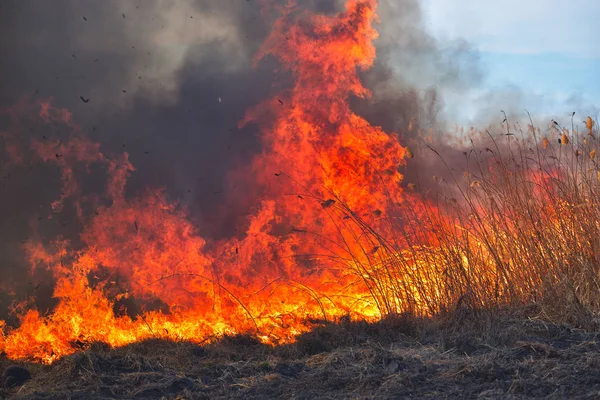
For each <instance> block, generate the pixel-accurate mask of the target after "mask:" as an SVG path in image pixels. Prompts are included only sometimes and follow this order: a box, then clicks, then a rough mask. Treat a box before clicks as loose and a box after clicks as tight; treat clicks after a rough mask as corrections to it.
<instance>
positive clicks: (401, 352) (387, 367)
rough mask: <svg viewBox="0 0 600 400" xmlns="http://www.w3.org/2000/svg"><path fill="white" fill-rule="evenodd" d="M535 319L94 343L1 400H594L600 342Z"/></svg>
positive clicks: (598, 388) (37, 372)
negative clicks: (266, 337) (272, 341)
mask: <svg viewBox="0 0 600 400" xmlns="http://www.w3.org/2000/svg"><path fill="white" fill-rule="evenodd" d="M538 311H539V310H537V308H536V307H534V306H531V307H528V308H519V309H518V310H517V309H511V310H495V311H476V310H472V309H469V308H466V307H459V308H458V309H457V310H456V311H455V312H453V313H452V314H447V315H444V316H437V317H434V318H415V317H412V316H409V315H401V316H393V317H388V318H386V319H384V320H382V321H380V322H377V323H366V322H352V321H350V320H349V319H344V318H342V319H340V320H338V321H337V322H335V323H324V324H322V325H321V326H318V327H317V328H315V329H314V330H312V331H310V332H308V333H305V334H303V335H301V336H300V337H299V338H298V340H297V342H296V343H293V344H287V345H282V346H276V347H272V346H268V345H265V344H262V343H260V341H259V340H258V339H257V338H255V337H252V336H250V335H238V336H228V337H224V338H223V339H222V340H220V341H218V342H215V343H212V344H207V345H205V346H201V345H198V344H194V343H190V342H186V341H182V342H174V341H165V340H158V339H149V340H147V341H144V342H139V343H135V344H131V345H129V346H125V347H121V348H117V349H111V348H110V347H109V346H107V345H104V344H101V343H95V344H92V345H91V346H90V347H89V348H88V349H87V350H85V351H83V352H81V353H78V354H75V355H71V356H67V357H65V358H64V359H61V360H59V361H58V362H56V363H54V364H53V365H51V366H43V365H39V364H21V365H20V366H21V367H23V368H26V369H27V370H29V371H30V373H31V376H32V377H31V379H30V380H28V381H26V382H24V383H23V384H22V386H16V385H15V387H13V388H10V387H7V388H5V389H3V390H2V391H0V396H1V397H7V398H8V397H10V398H15V399H17V398H19V399H62V398H69V399H84V398H173V399H174V398H186V399H187V398H192V399H204V398H206V399H208V398H211V399H215V398H245V399H247V398H257V399H258V398H288V399H290V398H293V399H313V398H315V399H316V398H398V397H401V398H407V397H417V398H484V399H485V398H523V397H527V398H565V397H568V398H597V396H598V395H600V361H599V360H600V357H599V356H600V346H599V345H598V343H597V341H596V338H597V334H596V333H590V332H586V331H584V330H578V329H573V328H571V327H568V326H566V325H558V324H552V323H547V322H544V321H543V320H541V319H538V318H537V317H536V314H537V312H538ZM0 366H1V367H2V369H6V371H7V372H5V374H4V377H3V379H4V380H5V384H6V383H8V384H9V385H8V386H10V384H16V382H15V381H14V377H12V376H10V373H11V371H13V373H14V370H15V365H14V364H12V362H11V361H9V360H6V359H5V358H2V359H0ZM7 367H8V368H7ZM7 375H8V376H7ZM19 383H20V382H19Z"/></svg>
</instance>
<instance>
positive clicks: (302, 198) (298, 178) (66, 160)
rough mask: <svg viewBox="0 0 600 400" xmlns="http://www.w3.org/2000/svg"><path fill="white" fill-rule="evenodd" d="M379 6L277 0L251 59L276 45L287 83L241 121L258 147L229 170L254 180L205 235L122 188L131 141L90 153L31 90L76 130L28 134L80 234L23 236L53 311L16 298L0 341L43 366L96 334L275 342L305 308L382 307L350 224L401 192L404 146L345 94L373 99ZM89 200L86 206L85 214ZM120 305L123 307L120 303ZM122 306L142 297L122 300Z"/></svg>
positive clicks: (0, 347) (92, 147)
mask: <svg viewBox="0 0 600 400" xmlns="http://www.w3.org/2000/svg"><path fill="white" fill-rule="evenodd" d="M376 5H377V3H376V1H375V0H349V1H348V2H347V4H346V10H345V12H343V13H340V14H339V15H335V16H321V15H310V14H308V13H298V12H297V9H296V7H294V6H288V7H287V8H285V9H284V12H283V15H282V16H281V18H279V19H278V20H277V21H276V22H275V24H274V28H273V32H272V33H271V35H270V36H269V37H268V39H267V40H266V42H265V44H264V46H263V47H262V49H261V50H260V52H259V54H258V55H257V57H256V62H260V60H261V59H263V58H264V57H267V56H274V57H276V58H278V59H279V60H280V61H281V64H282V66H283V67H284V68H286V69H288V70H289V71H290V72H291V73H292V75H293V77H294V85H293V87H291V88H290V89H289V90H288V91H287V92H285V93H282V94H281V95H280V96H278V97H277V98H274V99H272V100H271V101H267V102H265V103H264V104H262V105H260V106H258V107H256V108H254V109H253V110H251V111H249V112H248V114H247V116H246V118H245V119H244V121H243V122H242V123H243V124H247V123H259V124H261V126H262V127H263V141H264V147H263V148H264V150H263V151H262V154H260V155H259V156H257V157H256V158H255V159H254V160H253V162H252V165H251V174H248V172H247V171H237V172H235V173H234V174H232V177H233V178H234V179H236V178H242V179H245V180H249V179H251V180H252V181H253V184H254V187H255V188H256V190H257V193H259V192H260V193H261V197H260V200H259V201H258V202H257V204H256V206H255V208H254V212H253V213H252V214H251V215H250V216H249V217H248V219H247V222H246V228H245V233H244V235H242V236H240V237H235V238H231V239H229V240H224V241H221V242H218V243H209V244H207V242H206V241H205V240H204V239H203V238H202V237H201V236H200V233H199V232H198V230H197V228H196V227H194V226H193V225H192V223H191V222H190V221H189V219H188V218H187V216H186V214H185V212H184V211H181V210H180V209H179V208H178V206H177V204H175V203H172V202H169V201H168V200H167V198H166V196H165V195H164V194H163V193H162V192H161V191H160V190H158V191H147V192H146V193H145V194H143V195H141V196H139V197H137V198H133V199H127V198H126V197H125V196H124V189H125V186H126V182H127V177H128V176H129V174H130V173H132V172H133V171H134V168H133V166H132V165H131V164H130V162H129V160H128V156H127V154H124V155H123V156H120V157H110V156H107V155H105V154H103V153H101V152H100V148H99V145H97V144H94V143H92V142H90V141H89V140H87V139H85V138H84V136H82V134H81V133H80V132H79V128H78V127H77V126H76V125H75V124H74V123H73V121H72V117H71V114H70V113H69V112H68V111H66V110H62V109H58V108H55V107H53V106H52V105H51V104H50V103H49V102H44V103H41V104H40V105H39V108H40V111H39V117H40V118H41V119H42V120H43V122H44V123H46V124H62V125H66V126H68V127H69V128H71V129H72V131H73V133H74V136H73V138H72V140H71V141H69V142H68V143H60V142H56V141H54V142H47V143H42V142H39V141H34V142H33V143H30V146H29V147H30V148H31V150H32V153H33V154H35V157H34V158H35V160H36V161H38V162H44V163H54V164H56V165H57V166H58V167H59V168H60V169H61V171H62V182H63V191H62V193H61V197H60V199H59V200H57V201H56V202H55V203H54V204H53V206H52V209H53V211H54V212H61V210H63V206H64V205H65V204H66V201H67V200H68V199H71V200H72V201H73V202H74V204H75V208H76V211H77V214H78V216H79V218H80V220H81V221H82V222H85V227H84V229H83V231H82V233H81V237H80V239H81V242H82V243H83V245H82V246H81V247H80V248H75V247H74V244H72V243H69V242H68V241H65V240H57V241H55V242H53V243H51V244H48V245H42V244H40V243H30V244H28V245H27V246H26V252H27V255H28V259H29V262H30V263H31V266H32V268H33V269H35V268H47V269H49V270H50V271H52V273H53V276H54V278H55V280H56V282H55V290H54V297H55V298H56V299H58V300H59V303H58V305H57V306H56V307H55V308H54V309H53V310H52V311H51V313H50V314H49V315H42V314H41V313H40V312H39V311H37V310H35V309H31V308H29V309H28V310H24V311H22V312H21V313H20V320H21V323H20V326H19V327H18V328H14V329H10V328H8V327H7V326H6V324H5V323H4V322H0V328H2V329H1V330H0V332H3V333H1V334H0V352H4V353H5V354H7V355H8V357H10V358H13V359H19V358H29V359H35V360H39V361H42V362H45V363H51V362H53V361H54V360H56V359H58V358H60V357H62V356H64V355H67V354H71V353H73V352H75V351H77V350H78V349H80V348H83V347H84V346H85V345H86V344H87V343H90V342H93V341H103V342H106V343H108V344H110V345H112V346H121V345H125V344H128V343H131V342H134V341H138V340H142V339H145V338H149V337H160V338H171V339H188V340H195V341H203V340H206V339H210V338H211V337H215V336H218V335H222V334H228V333H229V334H231V333H239V332H256V333H257V334H258V335H259V337H261V338H262V339H263V340H264V341H265V342H269V343H277V342H285V341H289V340H292V339H293V337H294V335H296V334H298V333H300V332H302V331H305V330H306V329H308V328H309V326H310V324H309V323H308V322H307V321H308V320H309V319H311V318H326V319H327V318H331V317H335V316H340V315H344V314H347V313H349V312H351V313H354V315H356V316H360V317H365V318H373V317H376V316H377V315H379V314H380V310H379V309H378V306H377V304H376V302H374V301H373V298H372V296H371V295H370V293H369V288H368V287H366V286H365V284H364V281H363V279H362V277H361V276H360V274H357V270H356V268H353V265H355V264H356V263H363V262H365V263H370V262H371V261H372V259H373V257H374V254H375V253H376V252H377V250H376V249H372V247H373V246H372V244H370V243H368V242H365V240H364V239H362V238H361V234H360V233H361V229H360V226H358V225H357V224H355V223H354V224H353V223H351V222H349V221H348V220H352V219H353V218H357V217H360V220H361V221H366V222H368V223H370V224H373V225H374V226H375V225H377V224H378V221H379V220H382V219H383V217H384V216H385V214H386V213H389V212H390V210H391V207H392V206H393V201H392V199H394V198H396V197H397V196H399V195H401V190H400V187H399V183H400V181H401V180H402V176H401V174H400V173H399V172H398V167H399V166H400V165H403V163H404V157H405V149H404V148H403V147H402V146H401V145H400V144H399V143H398V141H397V139H396V138H395V136H393V135H388V134H386V133H385V132H383V130H381V129H380V128H378V127H373V126H371V125H370V124H369V123H368V122H367V121H366V120H364V119H363V118H361V117H359V116H357V115H356V114H354V113H353V112H352V110H351V109H350V107H349V98H350V97H351V96H361V97H366V96H369V91H368V90H367V89H366V88H365V87H364V86H363V85H362V83H361V82H360V80H359V78H358V75H357V69H366V68H369V67H370V66H371V65H372V64H373V62H374V59H375V48H374V45H373V40H374V39H375V38H376V37H377V32H376V31H375V30H374V29H373V27H372V22H373V20H374V19H375V18H376ZM20 106H21V107H22V106H23V104H21V105H20ZM11 112H12V113H13V114H14V113H15V109H12V110H11ZM13 133H14V132H13ZM2 137H3V138H4V141H5V143H6V148H7V149H8V150H9V151H10V153H11V155H12V158H13V159H14V160H17V161H19V162H24V161H23V157H21V156H22V153H19V151H18V145H17V144H18V143H19V139H18V138H16V137H15V135H12V136H11V134H9V133H6V132H5V133H3V135H2ZM94 163H100V164H102V165H104V166H105V168H106V171H107V175H108V185H107V189H106V192H105V194H104V195H103V198H104V200H102V199H99V198H98V197H100V196H96V197H94V198H86V197H85V196H83V195H82V192H81V190H80V189H79V186H78V182H77V179H76V175H75V174H74V172H73V168H74V166H75V165H79V164H83V165H84V166H89V165H91V164H94ZM86 201H87V202H88V203H89V204H92V205H93V206H94V209H95V211H94V212H93V214H92V215H91V216H90V215H86V213H85V211H84V210H85V207H84V206H83V203H84V202H86ZM128 301H129V302H130V303H127V302H128ZM125 304H129V308H128V312H124V311H123V310H122V309H120V308H119V307H120V306H123V305H125ZM131 304H142V305H141V306H139V307H141V309H138V310H137V312H136V313H132V310H131V309H130V308H132V306H131ZM132 314H135V315H132Z"/></svg>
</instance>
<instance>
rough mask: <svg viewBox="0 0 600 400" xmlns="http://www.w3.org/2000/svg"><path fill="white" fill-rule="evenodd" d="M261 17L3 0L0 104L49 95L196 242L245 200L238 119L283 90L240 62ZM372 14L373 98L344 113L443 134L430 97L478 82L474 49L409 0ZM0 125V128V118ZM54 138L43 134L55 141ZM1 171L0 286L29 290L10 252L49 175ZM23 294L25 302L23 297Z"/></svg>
mask: <svg viewBox="0 0 600 400" xmlns="http://www.w3.org/2000/svg"><path fill="white" fill-rule="evenodd" d="M283 3H284V2H283V1H271V2H270V3H269V4H270V5H271V7H276V6H279V5H282V4H283ZM300 3H301V5H302V8H303V9H309V10H312V11H317V12H323V13H333V12H337V11H341V10H342V9H343V4H344V1H341V0H337V1H331V0H312V1H304V0H302V1H300ZM271 14H275V13H271V12H269V8H268V7H265V8H263V7H261V5H260V3H259V2H257V1H254V0H250V1H240V0H179V1H172V0H129V1H121V0H103V1H95V0H54V1H52V2H49V1H42V0H4V1H3V2H2V3H1V4H0V60H2V63H0V79H2V90H1V91H0V106H10V105H13V104H16V103H18V102H19V101H20V100H21V99H23V97H27V98H28V99H29V100H28V101H30V102H34V101H37V100H42V99H47V98H53V102H54V104H56V105H57V106H59V107H64V108H66V109H69V110H70V111H71V112H72V113H73V115H74V119H75V121H76V122H77V123H78V124H80V125H81V133H82V134H85V135H87V136H88V137H90V139H91V140H93V141H96V142H99V143H100V144H101V151H102V152H103V153H105V154H120V153H122V152H124V151H125V152H127V153H128V154H129V156H130V160H131V163H132V164H133V165H134V166H135V167H136V172H135V173H134V174H133V175H132V178H131V179H130V181H129V184H128V187H127V191H128V193H127V194H128V195H133V194H135V193H138V192H140V191H141V190H143V189H144V188H145V187H148V186H150V187H164V188H166V190H167V193H168V195H169V196H170V197H171V198H172V199H177V200H178V201H179V202H180V204H181V205H182V206H183V207H185V208H186V209H187V210H189V212H190V215H191V216H192V217H193V218H194V219H195V221H194V222H195V224H197V225H198V226H199V230H200V232H201V233H202V235H203V236H204V237H207V238H213V239H219V238H222V237H225V236H228V235H232V234H234V231H235V229H236V227H237V226H238V225H239V223H240V220H243V218H244V217H245V216H246V214H247V213H248V207H251V206H252V204H250V203H248V201H242V200H241V199H247V198H248V195H247V192H246V191H247V190H248V188H247V187H246V186H244V182H239V181H235V180H233V179H232V178H231V176H230V173H231V171H234V170H236V169H239V168H243V166H244V165H247V164H248V163H249V161H250V160H251V158H252V156H253V155H254V154H256V153H257V152H258V151H259V150H260V146H261V143H260V140H259V136H258V132H257V130H256V127H254V126H252V125H249V126H246V127H244V128H239V127H238V122H239V121H240V120H241V119H242V118H243V116H244V113H245V112H246V111H247V110H248V109H249V108H250V107H252V106H253V105H256V104H258V103H260V102H261V101H262V100H264V99H266V98H268V97H269V96H271V95H274V94H275V93H278V92H279V91H281V90H283V89H284V88H286V87H287V86H288V85H289V83H290V80H289V79H290V77H289V76H287V75H286V74H281V73H278V72H277V71H276V70H277V68H278V65H277V64H276V63H275V61H274V60H269V59H267V60H264V61H262V62H260V63H259V64H258V65H253V56H254V54H255V53H256V52H257V50H258V49H259V48H260V46H261V44H262V42H263V41H264V39H265V38H266V36H267V35H268V33H269V31H270V24H271V22H272V18H273V17H274V15H271ZM379 15H380V23H379V24H378V25H377V29H378V30H379V32H380V38H379V39H378V40H377V43H376V44H377V50H378V58H377V61H376V65H375V66H374V68H372V69H371V70H369V71H366V72H364V74H363V78H364V81H365V84H366V86H367V87H368V88H370V89H371V90H372V92H373V97H372V98H371V99H366V100H355V101H354V104H353V107H354V108H355V110H356V111H357V113H358V114H360V115H362V116H364V117H366V118H367V119H368V120H369V121H370V122H371V123H373V124H375V125H380V126H382V127H383V128H384V129H385V130H386V131H388V132H396V133H398V134H399V135H400V136H401V138H402V141H403V143H408V144H409V145H410V144H411V143H421V142H420V140H421V139H420V137H421V136H419V132H420V134H421V135H422V134H424V133H426V132H429V130H433V132H438V131H442V130H444V129H445V128H446V124H445V122H444V116H443V110H444V106H445V105H444V101H443V97H444V96H445V95H446V94H448V93H450V94H452V93H454V94H456V93H460V92H461V91H463V90H466V89H468V88H470V87H473V86H476V85H478V84H479V83H480V81H481V79H482V76H483V72H482V70H481V68H480V65H479V63H478V56H477V52H476V51H475V50H474V49H472V48H470V47H469V45H468V44H466V43H464V42H447V43H446V42H440V41H438V40H436V39H435V38H433V37H432V36H431V35H430V34H429V33H428V32H427V29H426V26H425V23H424V20H423V16H422V14H421V9H420V3H419V1H418V0H381V1H380V7H379ZM20 123H21V126H20V130H19V133H20V134H21V135H24V137H23V139H25V140H28V139H38V140H41V138H42V137H44V138H45V136H46V135H48V132H47V131H46V129H47V127H44V126H40V125H39V124H36V123H34V122H32V121H29V120H23V121H20ZM0 124H1V125H0V131H2V130H4V129H7V128H8V124H9V122H8V121H7V120H6V119H4V120H0ZM64 128H65V129H64V130H60V129H59V130H58V131H55V132H53V135H55V136H57V137H58V138H59V139H60V138H63V137H68V135H69V132H68V131H69V130H68V129H67V128H66V127H64ZM442 144H443V145H444V146H446V153H448V154H451V157H454V156H456V157H459V156H460V155H461V154H462V152H461V151H459V150H457V149H454V147H453V146H452V144H453V143H442ZM1 146H2V141H1V140H0V157H2V158H7V157H8V156H7V152H6V151H5V150H6V149H3V148H2V147H1ZM4 146H5V147H6V144H4ZM432 159H433V158H432V157H430V156H429V155H428V156H426V157H425V156H423V157H417V158H416V159H415V160H412V161H411V162H409V165H408V167H407V170H406V171H405V174H406V180H407V181H411V180H412V181H414V180H415V179H417V176H416V175H415V173H416V171H420V172H422V171H423V170H425V169H426V170H429V171H433V170H436V169H439V168H441V167H440V165H439V161H432ZM5 165H6V160H5V159H4V160H3V159H0V166H3V168H4V169H3V170H2V176H6V175H8V174H12V175H10V178H8V179H4V182H3V185H2V188H1V189H0V218H3V222H2V224H0V225H1V228H0V254H2V255H3V256H2V257H3V258H2V259H1V260H0V281H4V282H9V281H17V282H28V280H33V283H36V281H40V280H41V281H43V280H44V279H45V278H47V277H46V275H47V274H44V272H43V271H42V272H40V271H37V272H36V274H40V275H39V276H37V277H34V278H35V279H32V278H31V277H29V275H28V269H27V266H26V262H25V258H24V256H23V253H22V250H21V244H22V243H21V242H22V241H25V240H26V239H27V237H28V235H30V233H31V229H32V225H36V224H32V222H31V221H32V219H33V220H34V221H35V220H36V219H37V218H38V216H45V215H48V214H49V213H50V210H49V204H50V202H51V201H52V200H54V199H56V198H57V190H59V188H60V176H59V175H58V174H57V172H56V170H52V169H51V170H47V168H44V167H42V166H37V167H35V168H33V169H32V170H29V169H27V168H22V169H17V170H10V171H9V169H10V168H5V167H4V166H5ZM11 168H12V167H11ZM11 171H12V172H11ZM86 179H87V180H88V181H89V182H87V183H86V185H87V187H88V190H89V191H90V192H94V191H95V190H98V188H100V187H101V186H102V185H103V181H102V180H101V179H100V178H97V182H96V178H95V175H92V178H86ZM65 213H66V211H65ZM55 222H56V224H55V227H54V230H55V231H58V232H60V233H62V234H63V235H65V236H67V237H68V236H70V235H76V233H77V231H78V228H79V226H78V223H77V220H76V219H75V218H70V217H68V216H64V215H63V216H57V217H56V218H55ZM36 231H37V232H39V233H40V234H41V233H43V231H44V230H43V229H41V228H39V227H37V228H36ZM55 231H53V232H52V233H53V234H54V233H56V232H55ZM49 236H53V235H49ZM23 285H25V286H26V287H27V288H28V289H27V290H25V291H26V292H27V291H28V293H31V292H32V291H33V288H34V287H35V285H29V284H26V283H23ZM27 285H29V286H27ZM30 286H31V287H30ZM43 289H44V287H42V288H37V289H36V290H37V292H36V294H37V295H38V296H41V295H40V292H42V290H43ZM50 295H51V290H49V289H46V297H49V296H50ZM42 297H43V296H42ZM0 305H2V306H3V305H4V304H2V299H0ZM0 317H1V316H0ZM0 319H1V318H0Z"/></svg>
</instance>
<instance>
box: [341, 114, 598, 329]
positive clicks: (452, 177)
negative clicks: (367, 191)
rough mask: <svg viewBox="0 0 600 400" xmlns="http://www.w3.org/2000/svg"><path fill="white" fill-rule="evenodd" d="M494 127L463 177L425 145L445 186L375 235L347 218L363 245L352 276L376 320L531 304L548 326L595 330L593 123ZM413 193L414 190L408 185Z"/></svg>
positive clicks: (468, 157) (399, 207) (468, 158)
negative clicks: (367, 295) (442, 169)
mask: <svg viewBox="0 0 600 400" xmlns="http://www.w3.org/2000/svg"><path fill="white" fill-rule="evenodd" d="M502 126H503V131H502V132H496V133H494V134H492V133H490V132H487V131H486V132H484V137H483V138H481V139H480V140H478V141H477V142H473V141H471V147H470V148H467V149H466V151H465V152H464V159H463V162H464V167H461V168H458V167H457V166H456V165H451V164H449V163H447V162H446V161H445V160H444V155H443V154H440V153H439V152H438V151H437V150H436V149H435V148H434V147H429V149H428V151H429V156H433V157H440V158H441V159H442V160H443V162H444V164H445V165H446V167H447V174H446V175H447V177H448V178H447V179H438V178H436V177H428V178H430V179H434V180H436V182H437V187H436V188H435V190H428V191H425V190H421V191H420V193H421V194H419V195H416V196H417V197H418V199H417V200H415V198H410V199H409V200H408V201H405V202H404V203H401V202H400V203H395V204H394V207H395V210H396V214H395V215H394V216H392V217H390V218H389V219H388V220H386V221H384V223H383V224H382V227H379V228H375V229H374V228H373V227H372V226H368V224H366V223H364V222H363V221H362V220H361V219H360V217H358V216H356V215H352V218H353V219H354V220H355V221H356V222H357V223H358V224H360V225H361V226H362V227H363V237H362V238H361V241H362V243H365V244H364V245H363V246H362V249H363V250H364V251H363V253H364V254H353V255H352V259H353V262H352V267H353V268H355V270H356V272H357V273H358V274H359V275H360V276H362V277H363V279H364V280H365V282H366V284H367V285H368V286H369V288H370V290H371V292H372V294H373V297H374V298H375V299H377V301H378V305H379V308H380V310H381V311H382V313H383V314H387V313H402V312H410V313H414V314H420V315H436V314H438V313H443V312H445V311H449V310H452V309H454V308H455V307H456V305H457V304H463V303H464V304H466V305H467V306H469V307H470V308H472V309H492V308H496V307H499V306H506V305H513V306H515V305H518V306H520V305H525V304H532V303H533V304H536V305H537V306H539V308H540V312H541V314H542V315H543V316H544V318H545V319H547V320H549V321H553V322H558V323H569V324H571V325H573V326H577V327H581V328H586V329H596V328H597V327H598V326H599V321H600V320H599V319H598V315H599V313H600V291H599V289H600V275H599V273H600V165H599V163H598V158H597V153H598V152H599V151H600V148H599V141H598V130H597V128H596V127H595V123H594V121H593V119H592V118H590V117H588V118H587V119H586V120H585V121H584V127H583V130H579V129H577V128H576V127H575V126H574V124H573V125H572V126H571V127H569V129H566V128H564V127H562V126H561V125H560V124H558V123H557V122H554V121H552V124H551V126H550V127H549V129H547V130H545V131H542V130H540V129H539V128H535V127H534V126H533V123H531V124H530V125H529V126H528V127H527V129H521V127H520V126H519V125H518V124H517V125H514V126H511V125H509V123H508V121H507V120H506V119H505V120H504V122H503V124H502ZM454 161H456V160H454ZM409 166H410V165H409ZM414 186H416V189H418V186H419V184H418V183H417V184H416V185H415V184H409V185H408V187H409V189H410V188H414ZM338 200H339V199H338ZM342 204H343V203H342ZM341 209H342V210H343V211H347V210H344V209H343V205H342V206H341ZM364 237H366V238H367V239H364ZM371 248H372V249H375V250H376V251H374V250H370V249H371ZM365 259H367V262H364V261H361V260H365Z"/></svg>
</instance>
